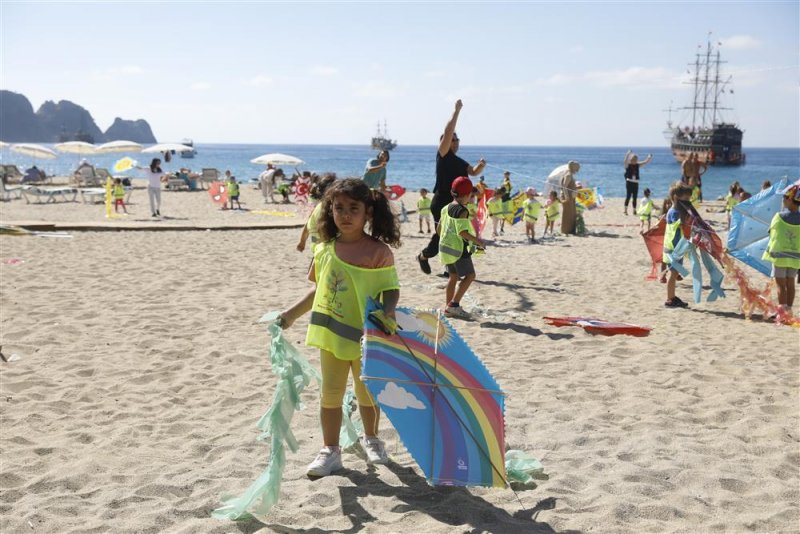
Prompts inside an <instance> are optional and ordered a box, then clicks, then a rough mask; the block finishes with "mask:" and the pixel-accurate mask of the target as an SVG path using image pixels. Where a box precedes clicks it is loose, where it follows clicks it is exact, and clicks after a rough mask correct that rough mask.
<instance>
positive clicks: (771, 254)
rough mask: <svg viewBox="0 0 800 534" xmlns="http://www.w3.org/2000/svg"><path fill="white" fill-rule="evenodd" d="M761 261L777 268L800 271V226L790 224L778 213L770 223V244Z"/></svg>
mask: <svg viewBox="0 0 800 534" xmlns="http://www.w3.org/2000/svg"><path fill="white" fill-rule="evenodd" d="M761 259H762V260H767V261H771V262H772V263H773V264H774V265H775V267H784V268H786V267H788V268H790V269H800V225H797V224H789V223H787V222H786V221H784V220H783V218H782V217H781V214H780V213H776V214H775V216H774V217H772V222H770V223H769V243H767V250H765V251H764V255H763V256H761Z"/></svg>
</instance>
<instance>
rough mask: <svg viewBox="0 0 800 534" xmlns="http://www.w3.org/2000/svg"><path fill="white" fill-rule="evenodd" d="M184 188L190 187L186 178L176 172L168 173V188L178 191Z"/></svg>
mask: <svg viewBox="0 0 800 534" xmlns="http://www.w3.org/2000/svg"><path fill="white" fill-rule="evenodd" d="M183 188H186V189H189V184H188V183H187V182H186V180H184V179H183V178H181V177H180V176H177V175H175V174H169V175H167V189H169V190H170V191H178V190H180V189H183Z"/></svg>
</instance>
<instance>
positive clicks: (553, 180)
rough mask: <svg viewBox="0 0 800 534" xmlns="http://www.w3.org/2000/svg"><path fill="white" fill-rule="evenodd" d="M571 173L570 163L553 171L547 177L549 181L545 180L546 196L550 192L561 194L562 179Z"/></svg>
mask: <svg viewBox="0 0 800 534" xmlns="http://www.w3.org/2000/svg"><path fill="white" fill-rule="evenodd" d="M567 171H569V163H565V164H564V165H559V166H558V167H556V168H555V169H553V170H552V171H551V172H550V174H549V175H547V180H545V186H544V195H545V196H548V195H549V194H550V191H555V192H556V193H561V178H563V177H564V175H565V174H567Z"/></svg>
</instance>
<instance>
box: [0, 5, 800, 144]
mask: <svg viewBox="0 0 800 534" xmlns="http://www.w3.org/2000/svg"><path fill="white" fill-rule="evenodd" d="M799 5H800V3H799V2H798V1H796V0H795V1H793V2H784V3H768V2H758V3H756V2H752V3H743V2H738V3H720V2H716V3H710V2H706V3H693V2H683V3H678V2H671V3H617V4H610V3H593V2H583V3H570V4H565V3H491V4H490V3H471V4H455V3H447V4H443V3H439V4H422V3H406V4H401V3H391V4H387V3H377V2H373V3H305V4H297V3H291V4H290V3H283V4H267V3H235V2H231V3H201V2H185V3H177V2H173V3H168V4H162V3H154V2H139V3H131V2H128V3H105V4H99V3H75V2H63V3H61V2H59V3H54V2H46V3H39V2H9V1H7V0H3V1H2V3H0V33H1V34H2V37H0V46H1V47H2V48H0V60H1V61H2V63H1V64H0V67H1V68H0V87H2V88H3V89H9V90H12V91H16V92H20V93H23V94H24V95H26V96H27V97H28V98H29V99H30V100H31V102H32V104H33V106H34V108H35V109H36V108H38V107H39V105H41V104H42V102H43V101H45V100H61V99H67V100H71V101H73V102H76V103H78V104H80V105H82V106H84V107H85V108H87V109H88V110H89V111H90V112H91V113H92V115H93V117H94V118H95V120H96V122H97V123H98V125H99V126H100V128H101V129H105V128H107V127H108V126H109V125H110V124H111V122H112V121H113V120H114V117H116V116H121V117H123V118H126V119H136V118H144V119H146V120H147V121H148V122H149V123H150V125H151V126H152V128H153V131H154V133H155V134H156V136H157V137H158V139H159V140H160V141H171V140H179V139H181V138H183V137H192V138H194V139H195V141H196V142H200V143H203V142H206V143H209V142H230V143H236V142H241V143H331V144H338V143H343V144H362V143H364V142H365V141H366V140H368V138H369V136H371V135H372V134H373V133H374V130H375V123H376V121H378V120H379V119H380V120H383V119H385V120H386V121H387V123H388V126H389V134H390V136H391V137H393V138H397V139H398V140H399V141H400V142H401V143H403V144H434V143H435V142H437V141H438V136H439V134H440V133H441V131H442V129H443V127H444V123H445V122H446V120H447V119H448V117H449V116H450V113H451V111H452V107H453V102H454V101H455V99H456V98H459V97H460V98H462V99H463V101H464V109H463V112H462V116H461V120H460V121H459V132H460V134H461V136H462V138H464V139H465V141H466V142H467V143H470V144H475V145H478V144H480V145H588V146H596V145H602V146H630V145H638V146H644V145H651V146H658V145H663V144H664V143H665V141H664V138H663V135H662V133H661V132H662V130H663V129H664V127H665V122H666V118H667V117H666V113H664V112H663V111H662V110H664V109H666V108H667V107H668V106H669V105H670V101H673V102H674V105H675V106H680V105H685V104H686V103H687V101H688V99H689V98H690V92H689V88H688V87H687V86H685V85H682V83H681V81H682V80H685V79H686V74H685V73H686V69H687V63H689V62H690V61H692V60H693V59H694V53H695V50H696V49H697V45H698V44H701V43H705V39H706V36H707V34H708V32H709V31H712V32H713V37H712V38H713V39H714V40H715V41H722V43H723V46H722V48H721V50H722V54H723V59H725V60H727V61H728V63H727V64H726V65H725V67H726V69H727V71H728V72H729V73H731V74H733V76H734V86H733V87H734V94H733V95H729V96H730V97H731V98H730V100H728V101H727V102H726V103H727V104H729V105H732V106H733V107H735V111H734V112H732V113H729V115H727V118H728V119H730V120H733V121H736V122H739V123H740V124H741V125H742V127H743V128H744V129H745V132H746V133H745V144H746V145H749V146H794V147H796V146H800V104H799V102H800V98H799V97H800V91H799V90H798V89H799V87H800V85H799V82H800V69H798V65H799V64H800V51H799V48H800V45H799V44H798V43H800V23H799V22H798V21H799V20H800V9H799V8H798V6H799Z"/></svg>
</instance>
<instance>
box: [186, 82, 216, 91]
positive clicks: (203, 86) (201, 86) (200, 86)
mask: <svg viewBox="0 0 800 534" xmlns="http://www.w3.org/2000/svg"><path fill="white" fill-rule="evenodd" d="M189 87H190V88H191V89H192V91H206V90H208V89H211V84H210V83H208V82H194V83H193V84H192V85H190V86H189Z"/></svg>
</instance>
